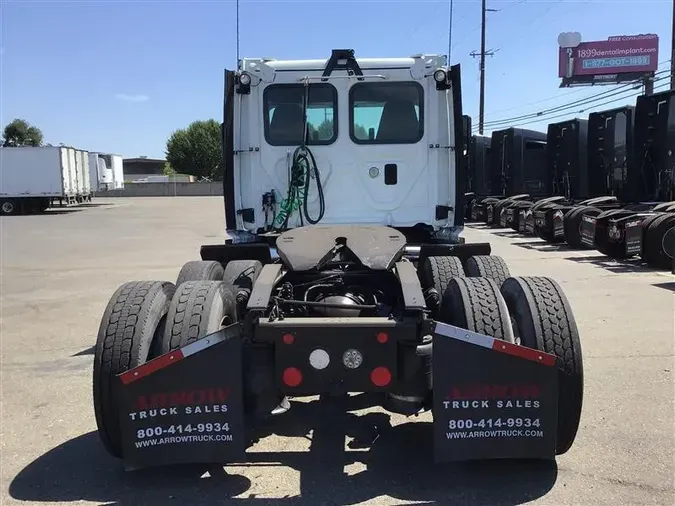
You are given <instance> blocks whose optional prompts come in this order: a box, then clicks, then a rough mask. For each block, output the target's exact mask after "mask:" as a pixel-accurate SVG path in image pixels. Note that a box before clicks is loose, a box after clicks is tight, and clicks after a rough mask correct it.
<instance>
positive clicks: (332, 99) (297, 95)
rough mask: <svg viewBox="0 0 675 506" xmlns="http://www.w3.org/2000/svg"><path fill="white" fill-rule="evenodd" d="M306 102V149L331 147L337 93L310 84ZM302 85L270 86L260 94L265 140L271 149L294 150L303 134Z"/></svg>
mask: <svg viewBox="0 0 675 506" xmlns="http://www.w3.org/2000/svg"><path fill="white" fill-rule="evenodd" d="M307 91H308V97H307V98H308V100H307V138H306V142H307V144H308V145H321V144H331V143H333V142H335V139H336V138H337V131H338V130H337V90H336V89H335V87H334V86H333V85H331V84H327V83H316V84H310V85H309V89H308V90H307ZM304 101H305V85H304V84H273V85H271V86H268V87H267V88H266V89H265V91H264V93H263V106H264V107H263V116H264V122H265V140H266V141H267V143H268V144H270V145H272V146H297V145H299V144H300V143H301V142H302V134H303V130H304V127H305V125H304V120H303V114H302V112H303V103H304Z"/></svg>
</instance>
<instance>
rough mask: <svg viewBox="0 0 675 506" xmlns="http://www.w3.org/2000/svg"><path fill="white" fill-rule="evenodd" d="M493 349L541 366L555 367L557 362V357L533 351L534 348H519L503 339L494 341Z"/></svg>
mask: <svg viewBox="0 0 675 506" xmlns="http://www.w3.org/2000/svg"><path fill="white" fill-rule="evenodd" d="M492 349H493V350H495V351H499V352H502V353H506V354H507V355H513V356H514V357H519V358H524V359H526V360H531V361H532V362H539V363H540V364H544V365H548V366H554V365H555V362H556V356H555V355H550V354H549V353H543V352H541V351H537V350H533V349H532V348H525V347H524V346H518V345H517V344H512V343H509V342H506V341H502V340H501V339H495V340H494V343H492Z"/></svg>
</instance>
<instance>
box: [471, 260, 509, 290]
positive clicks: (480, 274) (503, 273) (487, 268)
mask: <svg viewBox="0 0 675 506" xmlns="http://www.w3.org/2000/svg"><path fill="white" fill-rule="evenodd" d="M464 270H465V271H466V275H467V276H468V277H470V278H489V279H491V280H492V281H494V282H495V283H496V284H497V286H502V283H503V282H504V280H505V279H506V278H510V277H511V273H510V272H509V267H508V265H506V262H505V261H504V259H503V258H502V257H500V256H497V255H476V256H472V257H469V259H468V260H467V261H466V265H465V267H464Z"/></svg>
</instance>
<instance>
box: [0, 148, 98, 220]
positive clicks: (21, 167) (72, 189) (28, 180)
mask: <svg viewBox="0 0 675 506" xmlns="http://www.w3.org/2000/svg"><path fill="white" fill-rule="evenodd" d="M78 152H79V153H83V152H81V151H79V150H76V149H74V148H68V147H62V146H56V147H52V146H49V147H28V146H26V147H9V148H0V212H1V213H2V214H23V213H39V212H43V211H45V210H46V209H47V208H49V207H51V206H53V205H54V204H55V203H56V202H58V203H59V204H61V205H63V204H74V203H76V202H77V201H78V195H79V193H80V191H79V190H80V188H85V187H86V185H85V182H84V180H83V176H78V168H79V167H80V166H81V165H82V162H80V164H78V162H77V159H78V156H79V157H80V159H81V157H82V155H79V154H78ZM84 153H86V152H84ZM85 158H86V156H85ZM79 181H82V184H80V183H79Z"/></svg>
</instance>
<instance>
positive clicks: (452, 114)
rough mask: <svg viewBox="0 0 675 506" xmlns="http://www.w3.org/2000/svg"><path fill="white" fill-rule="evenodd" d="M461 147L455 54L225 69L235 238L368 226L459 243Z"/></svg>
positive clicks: (251, 61)
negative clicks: (322, 227)
mask: <svg viewBox="0 0 675 506" xmlns="http://www.w3.org/2000/svg"><path fill="white" fill-rule="evenodd" d="M463 142H464V133H463V127H462V104H461V89H460V71H459V66H458V65H456V66H452V67H448V65H447V61H446V57H445V56H442V55H414V56H411V57H408V58H358V59H357V58H356V57H355V56H354V51H353V50H333V52H332V55H331V56H330V57H329V58H326V59H317V60H276V59H272V58H244V59H242V60H240V62H239V65H238V69H237V70H236V71H231V70H226V71H225V101H224V123H223V160H224V181H223V187H224V197H225V217H226V228H227V234H228V236H229V237H230V241H231V243H243V242H258V241H261V240H265V238H268V237H274V236H276V235H278V234H279V233H280V232H283V231H284V230H288V229H291V228H296V227H299V226H304V225H312V224H322V225H324V224H325V225H330V224H367V225H385V226H390V227H393V228H396V229H397V230H399V231H401V232H403V233H404V234H405V235H406V237H407V239H408V241H409V242H411V243H424V242H441V243H453V242H460V239H459V234H460V233H461V231H462V227H463V220H464V216H463V212H462V208H463V199H464V186H465V181H464V180H465V179H466V177H465V173H466V167H465V164H466V162H465V158H464V157H463V156H462V154H463V153H462V151H463V150H462V146H463Z"/></svg>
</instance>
